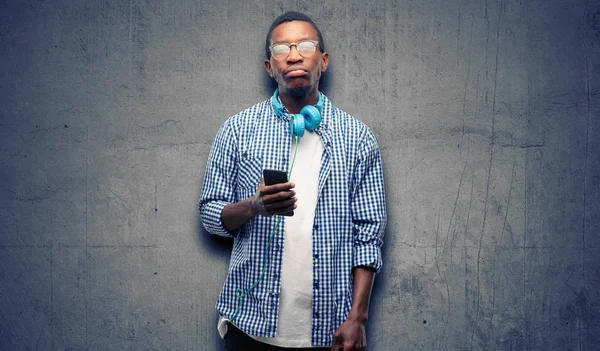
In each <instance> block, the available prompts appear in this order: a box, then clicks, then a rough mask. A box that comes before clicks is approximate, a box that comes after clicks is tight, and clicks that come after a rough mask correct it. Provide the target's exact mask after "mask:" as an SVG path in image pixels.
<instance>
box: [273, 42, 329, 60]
mask: <svg viewBox="0 0 600 351" xmlns="http://www.w3.org/2000/svg"><path fill="white" fill-rule="evenodd" d="M304 42H311V43H313V44H315V51H314V52H313V53H312V54H310V55H309V56H304V55H302V54H301V53H300V51H298V44H300V43H304ZM277 45H285V46H287V47H288V50H289V51H288V53H287V55H285V56H282V57H281V58H276V57H275V55H274V54H273V47H275V46H277ZM292 46H295V47H296V51H297V52H298V55H300V56H302V57H304V58H308V57H310V56H312V55H314V54H315V52H317V48H318V49H319V50H321V45H320V44H319V41H318V40H311V39H306V40H300V41H299V42H297V43H277V44H273V45H271V46H269V52H270V53H271V57H272V58H273V59H274V60H277V61H281V60H285V59H286V58H287V57H288V56H289V55H290V52H292Z"/></svg>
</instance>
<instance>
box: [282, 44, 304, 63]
mask: <svg viewBox="0 0 600 351" xmlns="http://www.w3.org/2000/svg"><path fill="white" fill-rule="evenodd" d="M286 59H287V61H288V62H298V61H302V56H301V55H300V53H299V52H298V50H297V47H296V45H295V44H294V45H292V46H290V53H289V54H288V55H287V58H286Z"/></svg>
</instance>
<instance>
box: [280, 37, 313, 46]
mask: <svg viewBox="0 0 600 351" xmlns="http://www.w3.org/2000/svg"><path fill="white" fill-rule="evenodd" d="M304 40H313V41H319V40H317V39H311V38H308V37H303V38H302V39H298V41H296V43H298V42H301V41H304ZM284 43H285V44H289V43H288V42H287V41H285V40H279V41H274V42H273V44H271V45H275V44H284Z"/></svg>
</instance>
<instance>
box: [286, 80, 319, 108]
mask: <svg viewBox="0 0 600 351" xmlns="http://www.w3.org/2000/svg"><path fill="white" fill-rule="evenodd" d="M318 93H319V87H318V85H316V84H315V86H314V87H313V88H312V90H310V91H309V92H308V93H306V94H302V95H292V94H289V93H288V92H286V91H285V90H283V89H281V88H280V89H279V99H281V103H283V105H284V106H285V107H286V108H287V110H288V111H289V112H290V113H300V110H302V108H303V107H304V106H306V105H315V104H316V103H317V102H318V101H319V95H318Z"/></svg>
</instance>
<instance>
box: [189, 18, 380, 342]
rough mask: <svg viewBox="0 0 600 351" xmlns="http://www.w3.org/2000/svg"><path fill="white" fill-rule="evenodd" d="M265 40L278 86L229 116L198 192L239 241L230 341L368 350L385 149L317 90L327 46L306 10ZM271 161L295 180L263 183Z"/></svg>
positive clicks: (209, 222) (222, 306) (232, 270)
mask: <svg viewBox="0 0 600 351" xmlns="http://www.w3.org/2000/svg"><path fill="white" fill-rule="evenodd" d="M265 49H266V54H267V59H266V60H265V62H264V67H265V69H266V71H267V73H268V74H269V75H270V76H271V77H273V78H274V79H275V81H276V82H277V85H278V89H277V90H276V92H275V94H274V96H273V97H272V98H271V99H269V100H267V101H264V102H262V103H259V104H257V105H255V106H252V107H250V108H249V109H247V110H245V111H242V112H240V113H239V114H237V115H235V116H233V117H230V118H229V119H228V120H227V121H226V122H225V123H224V124H223V126H222V127H221V129H220V130H219V132H218V134H217V137H216V138H215V141H214V145H213V147H212V150H211V154H210V157H209V160H208V164H207V170H206V175H205V178H204V186H203V189H202V194H201V198H200V202H199V208H200V214H201V218H202V223H203V225H204V227H205V228H206V229H207V231H208V232H210V233H212V234H217V235H223V236H229V237H233V241H234V244H233V250H232V255H231V261H230V266H229V273H228V276H227V279H226V281H225V284H224V286H223V290H222V291H221V294H220V296H219V299H218V301H217V306H216V307H217V310H218V311H219V313H220V314H221V316H222V317H221V319H220V320H219V325H218V329H219V332H220V334H221V336H222V337H224V339H225V346H226V349H227V350H282V349H303V348H311V347H319V346H320V347H321V348H322V349H323V350H336V351H337V350H338V349H340V348H341V347H343V349H344V350H364V349H365V348H366V337H365V324H366V322H367V316H368V307H369V299H370V294H371V288H372V284H373V280H374V276H375V273H376V272H377V271H378V270H379V269H380V268H381V250H380V249H381V245H382V243H383V241H382V238H383V232H384V229H385V222H386V213H385V199H384V188H383V174H382V168H381V159H380V153H379V148H378V146H377V143H376V141H375V138H374V136H373V134H372V133H371V131H370V130H369V129H368V127H367V126H365V125H364V124H363V123H361V122H360V121H358V120H356V119H355V118H353V117H351V116H349V115H348V114H346V113H344V112H343V111H341V110H339V109H337V108H336V107H334V106H333V104H332V103H331V102H330V101H329V100H328V99H327V97H325V96H324V95H323V94H321V93H320V92H319V91H318V88H319V79H320V77H321V73H322V72H325V70H326V69H327V65H328V63H329V55H328V54H327V52H325V50H324V42H323V37H322V35H321V32H320V31H319V29H318V28H317V26H316V25H315V23H314V22H313V21H312V20H311V19H310V18H309V17H307V16H306V15H303V14H301V13H297V12H288V13H285V14H283V15H281V16H280V17H278V18H277V19H276V20H275V21H274V22H273V24H272V25H271V28H270V30H269V32H268V34H267V38H266V48H265ZM312 105H316V107H312ZM305 106H311V107H310V108H308V109H307V108H305ZM307 111H308V112H307ZM311 111H312V112H311ZM314 111H318V113H316V112H314ZM299 112H302V114H303V116H301V115H297V114H298V113H299ZM313 119H314V120H313ZM290 123H293V124H295V123H299V124H300V126H298V125H296V126H295V128H296V129H297V130H296V129H294V128H292V129H294V134H290V133H291V132H290ZM305 123H306V124H307V125H308V126H307V127H306V128H304V127H303V125H304V124H305ZM311 124H315V125H313V126H312V127H311V126H310V125H311ZM264 169H273V170H279V171H290V174H289V175H290V176H291V178H290V180H291V181H290V182H283V183H278V184H275V185H265V180H264V179H263V176H262V175H263V170H264ZM292 211H293V215H291V214H292ZM281 215H286V216H281ZM313 350H314V349H313Z"/></svg>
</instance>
